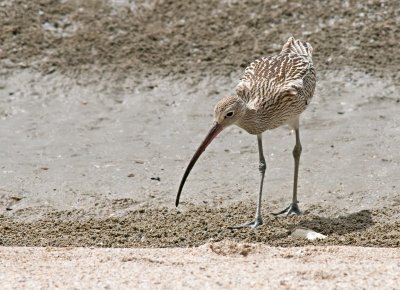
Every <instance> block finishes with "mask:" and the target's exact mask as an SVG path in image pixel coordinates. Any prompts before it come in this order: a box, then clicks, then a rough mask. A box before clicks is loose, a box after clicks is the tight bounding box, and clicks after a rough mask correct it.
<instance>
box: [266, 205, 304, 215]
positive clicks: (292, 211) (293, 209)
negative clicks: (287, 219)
mask: <svg viewBox="0 0 400 290" xmlns="http://www.w3.org/2000/svg"><path fill="white" fill-rule="evenodd" d="M284 213H287V215H301V211H300V209H299V206H298V204H297V203H291V204H290V205H289V206H288V207H287V208H285V209H284V210H282V211H280V212H277V213H272V214H273V215H281V214H284Z"/></svg>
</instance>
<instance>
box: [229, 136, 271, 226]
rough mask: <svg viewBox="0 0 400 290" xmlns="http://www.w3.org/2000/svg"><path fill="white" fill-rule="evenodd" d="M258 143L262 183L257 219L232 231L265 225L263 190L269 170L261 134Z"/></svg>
mask: <svg viewBox="0 0 400 290" xmlns="http://www.w3.org/2000/svg"><path fill="white" fill-rule="evenodd" d="M257 142H258V154H259V159H260V164H259V166H258V170H259V171H260V174H261V182H260V191H259V193H258V202H257V209H256V217H255V219H254V221H251V222H248V223H244V224H242V225H238V226H233V227H230V228H231V229H240V228H253V229H254V228H256V227H257V226H260V225H262V224H263V220H262V218H261V200H262V190H263V184H264V176H265V170H266V169H267V164H266V163H265V158H264V153H263V147H262V136H261V134H259V135H257Z"/></svg>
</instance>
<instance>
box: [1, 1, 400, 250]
mask: <svg viewBox="0 0 400 290" xmlns="http://www.w3.org/2000/svg"><path fill="white" fill-rule="evenodd" d="M81 2H82V1H73V0H71V1H45V0H35V1H11V0H9V1H2V2H1V3H0V143H1V148H2V149H1V151H0V245H2V246H52V247H69V246H74V247H89V246H90V247H92V246H93V247H140V248H147V247H151V248H165V247H182V248H184V247H188V246H200V245H202V244H205V243H208V242H218V241H223V240H232V241H235V242H238V243H240V242H246V243H262V244H266V245H269V246H283V247H290V246H307V245H321V246H327V245H334V246H337V245H347V246H348V245H350V246H366V247H394V248H398V247H399V245H400V228H399V226H400V214H399V212H400V182H399V181H400V177H399V176H400V175H399V173H400V151H399V144H400V115H399V109H400V94H399V80H400V77H399V67H400V57H399V56H400V50H399V44H398V37H395V36H398V35H399V34H400V31H399V29H400V28H399V27H400V26H399V23H400V12H399V9H400V8H399V5H398V2H397V1H363V3H362V4H361V3H353V2H352V1H328V2H325V1H323V3H322V1H321V3H319V2H318V1H317V2H315V1H314V2H309V1H245V2H242V1H194V2H191V3H187V2H186V1H137V2H136V1H135V2H134V1H100V0H98V1H95V0H93V1H83V2H85V3H81ZM318 3H319V4H318ZM291 35H294V36H295V37H297V38H301V39H304V40H307V41H309V42H310V43H311V44H312V45H313V47H314V52H315V56H314V63H315V67H316V69H317V73H318V84H317V90H316V94H315V97H314V99H313V100H312V102H311V104H310V106H309V108H308V109H307V111H306V112H304V113H303V115H302V118H301V125H300V128H301V129H300V132H301V141H302V145H303V152H302V156H301V164H300V171H299V175H300V177H299V201H300V204H299V206H300V209H301V210H302V211H303V215H302V216H300V217H285V216H281V217H274V216H272V215H271V213H272V212H276V211H279V210H280V209H283V208H284V207H286V206H287V205H288V204H289V202H290V200H291V190H292V178H293V177H292V174H293V158H292V148H293V145H294V141H295V140H294V136H293V134H291V132H290V131H289V130H288V129H287V128H284V127H282V128H278V129H276V130H274V131H271V132H265V133H264V134H263V138H264V154H265V155H266V160H267V171H266V177H265V178H266V179H265V185H264V195H263V208H262V212H263V217H264V224H263V225H262V226H261V227H260V228H258V229H257V230H251V229H241V230H230V229H228V227H229V226H232V225H235V224H240V223H243V222H246V221H248V220H250V219H251V218H252V217H253V215H254V213H255V201H256V198H257V189H258V184H259V173H258V164H257V162H258V160H257V159H258V152H257V143H256V138H255V137H254V136H251V135H249V134H247V133H246V132H244V131H243V130H241V129H239V128H237V127H233V128H229V129H227V130H225V131H226V132H223V133H222V134H221V135H220V136H219V137H218V138H217V139H216V140H215V141H214V142H213V144H211V146H210V147H209V148H208V149H207V151H206V152H205V153H204V154H203V156H202V157H201V158H200V160H199V161H198V162H197V164H196V166H195V168H194V169H193V171H192V173H191V175H190V177H189V179H188V180H187V182H186V185H185V188H184V190H183V193H182V197H181V204H180V206H179V207H178V208H175V206H174V201H175V196H176V192H177V188H178V185H179V182H180V178H181V176H182V174H183V172H184V169H185V166H186V165H187V163H188V161H189V160H190V158H191V156H192V154H193V153H194V151H195V150H196V148H197V146H198V145H199V144H200V142H201V141H202V138H204V137H205V134H206V133H207V131H208V129H209V126H210V124H211V122H212V113H213V110H212V109H213V105H214V104H215V102H216V101H217V100H218V99H219V98H221V97H222V96H225V95H227V94H232V93H233V92H234V87H235V86H236V84H237V82H238V79H239V78H240V76H241V74H242V72H243V69H244V67H245V66H246V65H248V64H249V63H250V62H251V61H252V60H254V59H255V58H257V57H260V56H265V55H270V54H274V53H278V52H279V50H280V47H281V46H282V45H283V43H284V42H285V41H286V40H287V38H288V37H289V36H291ZM296 228H308V229H312V230H314V231H317V232H319V233H322V234H324V235H326V236H327V238H326V239H324V240H319V241H307V240H302V239H296V238H293V237H291V236H290V233H291V232H292V231H293V230H294V229H296Z"/></svg>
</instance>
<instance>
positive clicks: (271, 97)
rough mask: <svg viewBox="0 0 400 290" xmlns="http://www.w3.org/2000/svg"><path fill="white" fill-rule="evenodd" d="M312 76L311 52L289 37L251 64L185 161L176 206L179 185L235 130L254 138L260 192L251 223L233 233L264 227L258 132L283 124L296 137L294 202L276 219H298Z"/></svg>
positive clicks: (216, 111) (262, 177)
mask: <svg viewBox="0 0 400 290" xmlns="http://www.w3.org/2000/svg"><path fill="white" fill-rule="evenodd" d="M315 83H316V74H315V70H314V67H313V62H312V47H311V45H310V44H309V43H307V42H302V41H300V40H296V39H294V38H293V37H290V38H289V39H288V41H287V42H286V44H285V45H284V46H283V48H282V51H281V52H280V53H279V54H278V55H275V56H270V57H264V58H261V59H258V60H256V61H254V62H253V63H251V64H250V65H249V66H248V67H247V68H246V69H245V72H244V75H243V77H242V78H241V79H240V82H239V84H238V85H237V87H236V96H228V97H225V98H223V99H222V100H220V101H219V102H218V103H217V104H216V106H215V108H214V124H213V127H212V128H211V129H210V131H209V133H208V135H207V136H206V138H205V139H204V141H203V142H202V143H201V145H200V147H199V148H198V149H197V151H196V153H195V154H194V155H193V157H192V159H191V160H190V162H189V165H188V167H187V168H186V171H185V173H184V175H183V177H182V181H181V183H180V186H179V190H178V195H177V197H176V203H175V205H176V206H178V204H179V198H180V195H181V192H182V189H183V185H184V184H185V181H186V179H187V177H188V175H189V173H190V171H191V170H192V168H193V166H194V164H195V163H196V161H197V159H198V158H199V157H200V155H201V154H202V153H203V152H204V150H205V149H206V147H207V146H208V145H209V144H210V143H211V141H212V140H213V139H214V138H215V137H216V136H217V135H218V134H219V133H220V132H221V131H222V130H223V129H225V128H226V127H228V126H230V125H237V126H239V127H240V128H242V129H244V130H245V131H247V132H248V133H250V134H253V135H257V142H258V151H259V160H260V163H259V171H260V174H261V182H260V189H259V194H258V202H257V209H256V216H255V219H254V221H250V222H248V223H245V224H242V225H238V226H234V227H232V228H243V227H250V228H256V227H257V226H259V225H262V223H263V221H262V217H261V198H262V190H263V183H264V175H265V170H266V163H265V158H264V154H263V147H262V133H263V132H265V131H266V130H272V129H275V128H277V127H279V126H281V125H285V124H287V125H289V126H290V127H291V128H292V129H293V130H294V131H295V133H296V134H295V136H296V145H295V146H294V149H293V157H294V181H293V200H292V203H291V204H290V205H289V206H288V207H287V208H285V209H284V210H282V211H281V212H278V213H275V215H279V214H283V213H287V214H288V215H299V214H300V213H301V212H300V209H299V206H298V200H297V179H298V171H299V161H300V154H301V144H300V133H299V117H300V114H301V113H302V112H303V111H304V110H305V109H306V108H307V105H308V104H309V103H310V101H311V98H312V97H313V95H314V89H315Z"/></svg>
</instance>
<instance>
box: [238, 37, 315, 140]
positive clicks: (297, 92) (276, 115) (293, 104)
mask: <svg viewBox="0 0 400 290" xmlns="http://www.w3.org/2000/svg"><path fill="white" fill-rule="evenodd" d="M315 85H316V73H315V69H314V67H313V62H312V47H311V45H310V44H309V43H303V42H301V41H299V40H295V39H294V38H293V37H291V38H289V40H288V41H287V43H286V44H285V45H284V46H283V48H282V51H281V53H280V54H278V55H275V56H270V57H264V58H261V59H258V60H256V61H254V62H253V63H251V64H250V65H249V66H248V67H247V68H246V69H245V72H244V75H243V77H242V78H241V79H240V82H239V84H238V85H237V87H236V93H237V96H238V97H239V98H241V99H242V100H243V101H244V103H245V104H246V107H247V112H246V113H245V115H244V116H243V117H242V118H241V119H240V120H238V123H237V125H238V126H239V127H242V128H243V129H245V130H246V131H247V132H249V133H250V134H260V133H262V132H264V131H265V130H270V129H274V128H276V127H279V126H281V125H284V124H286V123H288V122H290V120H293V119H295V118H298V117H299V115H300V114H301V113H302V112H303V111H304V110H305V109H306V108H307V105H308V104H309V103H310V101H311V98H312V97H313V95H314V90H315Z"/></svg>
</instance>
